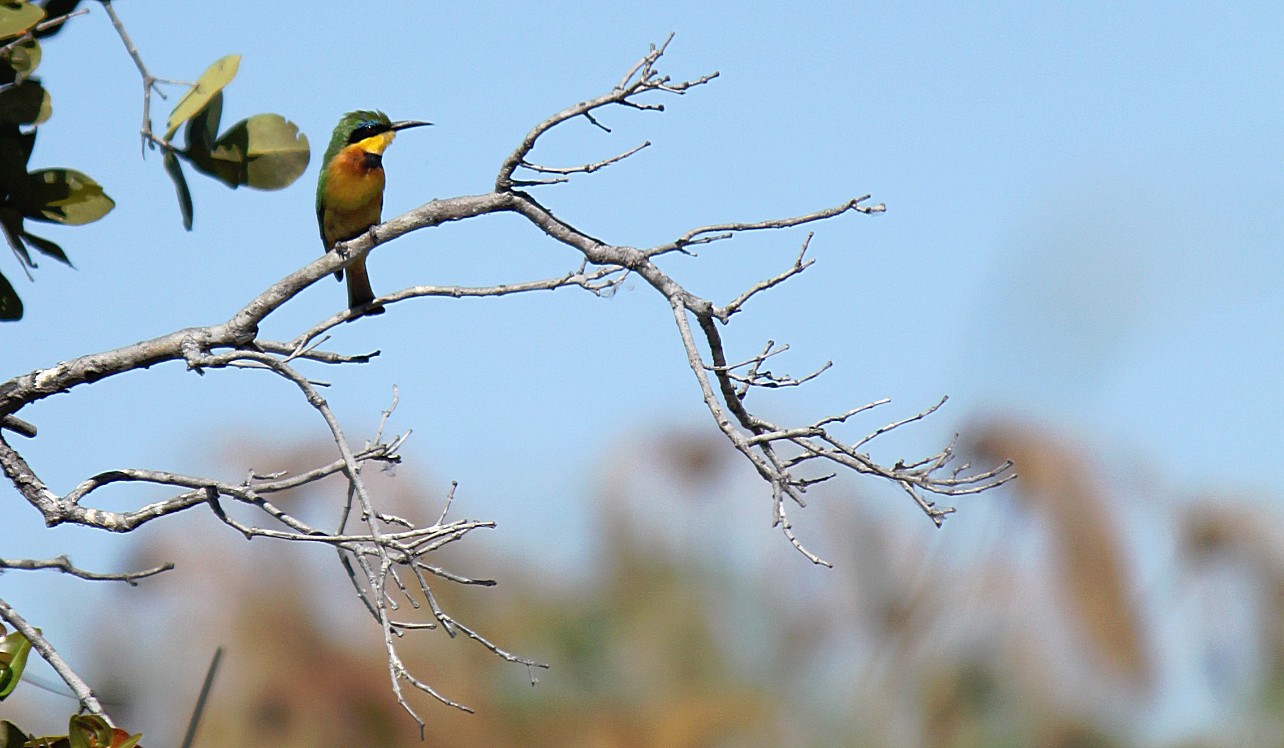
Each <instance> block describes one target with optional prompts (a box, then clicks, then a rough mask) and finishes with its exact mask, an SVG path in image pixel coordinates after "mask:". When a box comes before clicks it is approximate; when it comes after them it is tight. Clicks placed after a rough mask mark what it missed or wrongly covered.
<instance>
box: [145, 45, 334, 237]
mask: <svg viewBox="0 0 1284 748" xmlns="http://www.w3.org/2000/svg"><path fill="white" fill-rule="evenodd" d="M240 63H241V56H240V55H228V56H226V57H223V58H222V59H219V60H216V61H215V62H214V64H212V65H210V66H209V67H208V68H207V69H206V70H205V72H204V73H202V74H201V77H200V78H199V79H198V80H197V81H196V84H195V85H194V86H192V87H191V88H190V89H189V90H188V91H187V93H185V94H184V95H183V97H182V98H181V99H179V100H178V103H177V104H176V105H175V106H174V111H173V112H171V113H170V115H169V119H168V120H167V121H166V124H165V128H166V129H165V137H164V138H162V140H163V145H162V148H163V150H164V156H163V159H164V165H165V171H166V173H168V174H169V176H170V179H172V180H174V188H175V190H176V191H177V192H178V204H179V208H180V210H181V211H182V213H183V226H184V228H186V229H187V230H189V231H190V230H191V228H192V193H191V190H189V189H188V187H187V178H186V177H185V176H184V174H183V168H182V165H181V164H180V162H179V159H182V160H184V161H187V162H188V164H190V165H191V167H192V168H194V169H196V170H197V171H199V172H201V173H203V174H207V175H209V176H211V177H214V178H215V179H217V180H219V181H220V182H223V183H224V184H226V185H227V186H228V187H231V188H232V189H236V188H237V187H240V186H241V185H247V186H249V187H254V188H256V189H260V190H279V189H282V188H284V187H288V186H290V185H291V184H293V183H294V180H296V179H298V178H299V176H300V175H301V174H303V171H304V170H305V169H307V168H308V161H309V160H310V159H311V150H310V147H309V145H308V136H306V135H304V134H302V133H300V132H299V128H298V126H297V125H295V124H294V123H293V122H290V121H289V120H287V119H286V118H284V117H282V116H281V115H279V114H256V115H254V116H252V117H248V118H246V119H243V120H241V121H239V122H237V123H236V124H234V125H232V126H231V127H229V128H228V129H227V130H225V131H224V132H222V133H221V134H220V133H219V123H220V121H221V119H222V116H223V89H224V88H225V87H226V86H227V84H229V83H231V82H232V79H233V78H234V77H235V76H236V72H237V69H238V67H239V66H240ZM179 128H183V129H184V137H185V139H186V141H187V147H186V148H184V149H181V150H180V149H178V148H176V147H174V145H173V142H172V141H173V138H174V136H176V135H177V134H178V131H179Z"/></svg>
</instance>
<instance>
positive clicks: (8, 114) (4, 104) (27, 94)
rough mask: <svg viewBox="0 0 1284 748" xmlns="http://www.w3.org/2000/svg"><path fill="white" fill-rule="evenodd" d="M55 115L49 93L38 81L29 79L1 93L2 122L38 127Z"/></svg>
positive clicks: (0, 119) (0, 117) (0, 118)
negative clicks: (51, 115)
mask: <svg viewBox="0 0 1284 748" xmlns="http://www.w3.org/2000/svg"><path fill="white" fill-rule="evenodd" d="M50 114H53V105H52V103H51V101H50V99H49V92H48V91H46V90H45V88H44V86H42V85H40V83H39V82H38V81H34V80H31V79H30V78H28V79H27V80H24V81H23V82H21V83H18V84H16V85H13V86H9V87H8V88H6V89H4V90H3V91H0V122H8V123H11V124H15V125H38V124H40V123H41V122H44V121H45V120H47V119H49V115H50Z"/></svg>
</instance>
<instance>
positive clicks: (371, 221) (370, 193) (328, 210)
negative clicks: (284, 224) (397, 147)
mask: <svg viewBox="0 0 1284 748" xmlns="http://www.w3.org/2000/svg"><path fill="white" fill-rule="evenodd" d="M431 124H432V123H431V122H416V121H413V120H406V121H404V122H393V121H391V120H389V119H388V115H386V114H384V113H383V112H367V111H356V112H348V113H347V114H345V115H343V119H340V120H339V124H338V125H336V126H335V128H334V135H332V136H331V137H330V145H329V147H327V148H326V149H325V158H324V159H323V160H322V162H321V176H320V177H319V178H318V179H317V225H318V226H319V227H320V228H321V241H322V243H324V244H325V251H327V252H329V251H331V250H333V249H334V245H335V244H336V243H337V242H345V241H348V240H349V239H355V238H356V237H358V236H360V235H361V234H362V233H364V232H365V231H367V230H368V229H369V228H370V227H371V226H374V225H375V224H377V223H379V222H380V220H382V219H381V214H382V213H383V185H384V177H383V152H384V151H385V150H386V149H387V148H388V145H389V144H391V143H392V139H393V138H394V137H396V135H397V131H398V130H404V129H406V128H408V127H420V126H422V125H431ZM347 269H348V308H350V309H352V310H353V311H354V312H357V313H358V314H381V313H382V312H383V307H371V308H364V307H366V306H367V305H368V304H370V302H372V301H374V298H375V296H374V292H373V291H372V290H371V289H370V276H369V275H367V274H366V263H365V260H364V259H361V260H357V261H355V262H353V263H351V264H349V265H348V266H347ZM334 277H336V278H338V279H339V280H343V271H342V270H338V271H335V274H334Z"/></svg>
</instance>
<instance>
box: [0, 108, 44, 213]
mask: <svg viewBox="0 0 1284 748" xmlns="http://www.w3.org/2000/svg"><path fill="white" fill-rule="evenodd" d="M35 145H36V133H35V131H32V132H28V133H24V132H22V131H21V130H19V129H18V126H17V125H0V201H2V200H3V198H4V197H6V196H8V195H13V194H17V193H19V192H25V191H26V189H27V161H28V160H30V159H31V151H32V149H34V148H35Z"/></svg>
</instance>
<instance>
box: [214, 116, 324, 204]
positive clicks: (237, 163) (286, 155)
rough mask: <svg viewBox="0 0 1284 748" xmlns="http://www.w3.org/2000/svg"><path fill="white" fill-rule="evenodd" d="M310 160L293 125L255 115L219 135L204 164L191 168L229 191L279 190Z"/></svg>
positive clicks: (304, 142) (279, 118) (305, 143)
mask: <svg viewBox="0 0 1284 748" xmlns="http://www.w3.org/2000/svg"><path fill="white" fill-rule="evenodd" d="M311 157H312V151H311V148H310V146H309V145H308V136H306V135H304V134H302V133H300V132H299V128H298V126H297V125H295V124H294V123H293V122H290V121H289V120H287V119H285V118H284V117H282V116H281V115H279V114H256V115H254V116H253V117H250V118H249V119H244V120H241V121H240V122H237V123H236V124H235V125H232V126H231V127H230V128H229V129H228V131H227V132H225V133H223V135H222V137H220V138H219V139H218V142H216V143H215V144H214V149H213V150H212V151H211V153H210V161H209V163H208V164H202V163H200V162H193V165H195V166H196V167H197V168H202V170H203V171H205V172H206V173H208V174H212V175H214V176H216V177H218V178H219V179H221V180H222V181H223V182H224V183H226V184H227V185H228V186H230V187H239V186H241V185H243V184H246V185H249V186H251V187H254V188H256V189H260V190H279V189H281V188H283V187H288V186H289V185H291V184H293V183H294V180H296V179H298V178H299V176H300V175H301V174H303V172H304V170H305V169H307V168H308V161H309V160H310V159H311ZM205 166H210V167H213V168H203V167H205Z"/></svg>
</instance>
